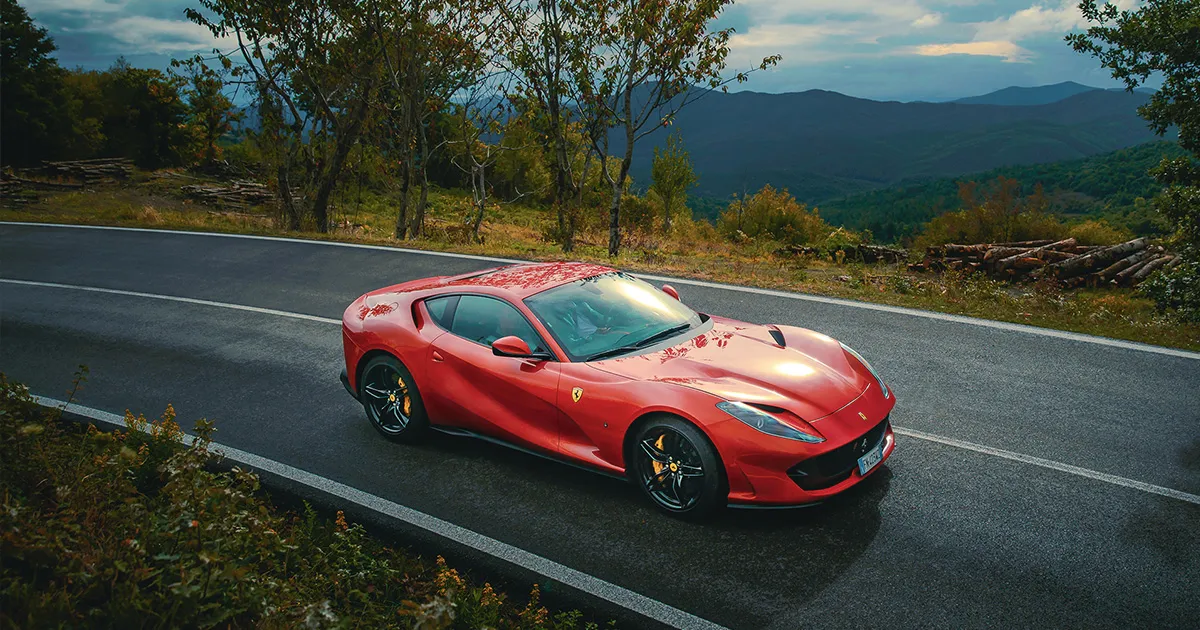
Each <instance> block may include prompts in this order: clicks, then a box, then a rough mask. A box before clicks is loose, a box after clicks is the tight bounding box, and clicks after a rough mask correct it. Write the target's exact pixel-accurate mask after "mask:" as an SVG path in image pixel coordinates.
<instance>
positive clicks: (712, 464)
mask: <svg viewBox="0 0 1200 630" xmlns="http://www.w3.org/2000/svg"><path fill="white" fill-rule="evenodd" d="M631 451H632V452H631V453H630V457H631V458H632V463H633V466H632V468H633V469H634V475H633V479H634V481H635V483H637V484H638V485H639V486H640V487H641V489H642V491H643V492H645V493H646V495H647V496H649V497H650V500H651V501H653V502H654V504H655V505H657V506H658V507H659V508H661V509H662V510H664V511H666V512H667V513H669V514H673V515H678V516H688V517H699V516H703V515H707V514H708V513H710V512H712V511H713V510H715V509H717V508H718V507H721V506H723V505H724V503H725V497H724V496H723V495H722V493H723V487H724V483H723V470H722V466H721V462H720V459H719V458H718V457H717V453H716V451H715V450H714V449H713V447H712V445H711V444H710V443H709V441H708V439H707V438H706V437H705V436H704V434H703V433H701V432H700V430H699V429H697V428H696V427H694V426H692V425H691V424H690V423H688V422H686V421H684V420H683V419H681V418H677V417H673V416H663V417H661V418H656V419H654V420H652V421H650V422H648V423H647V424H646V425H644V426H643V427H642V428H641V430H640V431H639V432H638V435H637V437H636V441H635V442H634V443H633V445H632V448H631Z"/></svg>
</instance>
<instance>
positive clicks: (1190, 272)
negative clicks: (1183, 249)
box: [1138, 261, 1200, 322]
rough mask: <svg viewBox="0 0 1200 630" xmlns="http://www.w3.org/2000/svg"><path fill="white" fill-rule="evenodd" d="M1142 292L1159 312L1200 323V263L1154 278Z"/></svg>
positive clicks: (1156, 275)
mask: <svg viewBox="0 0 1200 630" xmlns="http://www.w3.org/2000/svg"><path fill="white" fill-rule="evenodd" d="M1138 291H1139V292H1140V293H1141V294H1142V295H1145V296H1146V297H1148V298H1150V299H1152V300H1154V304H1155V305H1156V306H1157V307H1158V309H1159V310H1171V311H1174V312H1175V313H1176V315H1178V316H1179V318H1180V319H1182V320H1184V321H1187V322H1200V262H1198V261H1188V262H1184V263H1183V264H1181V265H1176V266H1175V267H1173V268H1171V269H1167V270H1165V271H1158V272H1156V273H1154V274H1153V275H1151V276H1150V277H1149V278H1148V279H1147V280H1146V281H1145V282H1143V283H1142V284H1141V285H1140V286H1139V287H1138Z"/></svg>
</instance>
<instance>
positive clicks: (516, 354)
mask: <svg viewBox="0 0 1200 630" xmlns="http://www.w3.org/2000/svg"><path fill="white" fill-rule="evenodd" d="M492 354H494V355H496V356H498V357H512V358H514V359H548V358H549V355H547V354H546V353H544V352H534V351H532V350H530V349H529V344H527V343H525V340H524V339H521V338H520V337H517V336H516V335H509V336H507V337H501V338H499V339H497V340H495V341H493V342H492Z"/></svg>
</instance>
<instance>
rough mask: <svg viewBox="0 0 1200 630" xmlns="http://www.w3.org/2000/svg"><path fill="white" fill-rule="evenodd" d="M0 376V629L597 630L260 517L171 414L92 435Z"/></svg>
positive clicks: (307, 515) (435, 571)
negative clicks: (185, 441) (361, 629)
mask: <svg viewBox="0 0 1200 630" xmlns="http://www.w3.org/2000/svg"><path fill="white" fill-rule="evenodd" d="M59 415H60V414H59V413H57V412H56V411H54V410H46V409H45V408H43V407H40V406H38V405H37V404H36V403H34V401H33V400H32V398H31V397H30V395H29V391H28V389H27V388H25V387H24V386H23V385H21V384H19V383H13V382H10V381H9V380H8V379H7V377H5V376H4V375H3V374H0V461H3V462H4V465H3V466H2V467H0V497H2V500H3V506H2V508H3V509H2V510H0V550H2V561H0V597H2V600H3V602H4V605H3V606H0V627H3V628H49V627H73V628H79V627H106V628H133V627H136V628H201V627H203V628H211V627H223V628H295V627H304V628H344V627H366V628H385V627H387V628H390V627H405V628H407V627H414V628H423V629H426V628H428V629H440V628H497V629H500V628H512V629H517V628H520V629H525V628H529V629H533V628H538V629H556V630H558V629H561V630H566V629H576V628H593V629H594V628H598V626H597V625H596V624H594V623H588V622H585V621H583V619H582V614H581V613H579V612H577V611H564V612H558V613H551V612H550V611H549V610H547V608H545V607H544V606H542V604H541V603H540V602H539V592H538V587H537V585H534V586H533V590H532V592H531V594H530V596H529V597H528V598H527V599H525V598H523V599H522V600H521V601H517V600H516V599H513V598H509V597H508V596H506V595H505V594H504V593H502V592H498V591H497V590H496V589H494V588H493V587H492V586H491V585H490V584H487V583H485V584H483V585H482V586H480V585H477V584H474V583H472V582H471V581H470V580H469V579H467V578H464V577H463V575H461V574H460V573H459V572H458V571H456V570H455V569H453V568H451V567H449V566H447V564H446V562H445V561H444V560H443V559H442V558H441V557H440V556H438V557H437V559H436V560H435V561H433V562H429V561H427V560H425V559H422V558H419V557H415V556H413V555H411V554H409V553H406V552H405V551H404V550H401V549H397V548H394V547H391V546H388V545H385V544H382V543H381V542H378V541H376V540H374V539H372V538H371V537H370V536H369V535H368V534H367V532H366V531H365V530H364V529H363V528H362V527H361V526H359V525H356V524H350V523H347V522H346V520H345V518H344V517H343V516H342V513H341V512H338V514H337V518H336V519H333V520H330V519H326V518H322V517H321V516H320V515H318V514H317V513H316V512H315V511H314V510H312V509H311V508H307V509H306V510H304V511H302V512H301V513H292V512H285V511H282V510H280V509H278V508H277V507H275V506H273V505H272V504H271V503H270V502H269V501H268V500H267V499H266V498H265V497H264V496H263V495H262V492H261V491H260V489H259V482H258V478H257V477H256V476H255V475H253V474H251V473H249V472H246V471H243V470H239V469H237V468H234V469H232V470H229V471H217V470H215V469H214V468H213V467H212V466H211V465H210V464H211V463H212V462H213V458H214V455H213V454H212V453H211V452H210V451H209V443H210V436H211V434H212V431H213V427H212V424H211V423H208V422H206V421H203V420H202V421H200V422H198V423H197V424H196V429H195V434H196V435H197V436H198V439H197V440H196V441H195V442H194V443H193V444H192V445H191V446H185V445H184V444H183V443H182V441H181V436H182V433H181V431H180V428H179V425H178V424H176V422H175V418H174V412H173V410H172V409H171V408H170V407H168V408H167V410H166V412H165V413H164V414H163V416H162V417H161V418H160V419H158V420H153V421H147V420H146V419H145V418H143V417H134V416H132V415H127V416H126V422H127V424H128V425H129V429H128V430H126V431H112V432H105V431H100V430H98V429H96V427H95V426H91V425H89V426H87V427H86V428H82V427H80V426H79V425H74V424H70V423H65V422H61V421H60V418H59Z"/></svg>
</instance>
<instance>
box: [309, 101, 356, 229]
mask: <svg viewBox="0 0 1200 630" xmlns="http://www.w3.org/2000/svg"><path fill="white" fill-rule="evenodd" d="M367 89H370V87H369V86H368V88H367ZM366 118H367V101H366V99H363V100H360V101H359V102H358V103H357V104H356V105H355V106H354V109H353V110H351V112H350V114H349V119H347V120H344V121H342V122H343V124H344V126H342V125H339V126H340V127H342V128H341V129H340V131H341V132H342V133H340V134H338V138H337V142H336V143H335V145H334V149H333V159H331V160H330V161H329V166H328V167H326V168H325V169H324V170H323V172H321V174H320V176H321V181H320V183H319V184H318V185H317V193H316V195H314V196H313V205H312V211H313V217H314V218H315V219H316V221H317V231H318V232H328V231H329V198H330V197H331V196H332V195H333V189H334V188H335V187H336V186H337V181H338V178H340V177H341V176H342V169H343V168H345V166H346V158H347V157H349V155H350V150H351V149H353V148H354V143H355V142H357V141H358V137H359V135H360V134H361V132H362V126H363V121H364V120H366Z"/></svg>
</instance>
